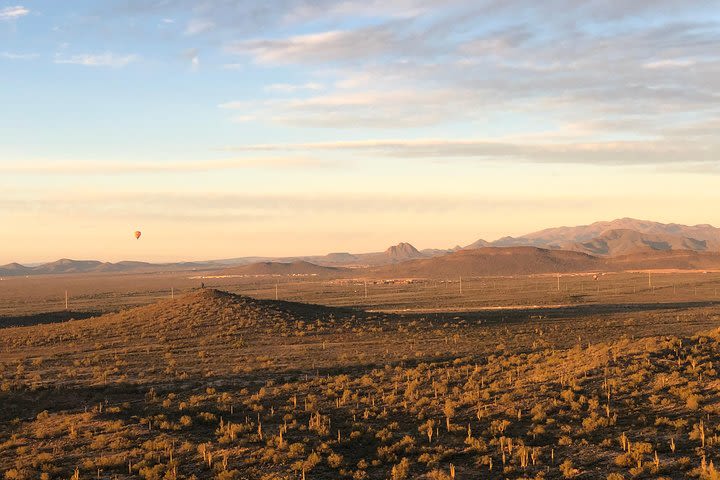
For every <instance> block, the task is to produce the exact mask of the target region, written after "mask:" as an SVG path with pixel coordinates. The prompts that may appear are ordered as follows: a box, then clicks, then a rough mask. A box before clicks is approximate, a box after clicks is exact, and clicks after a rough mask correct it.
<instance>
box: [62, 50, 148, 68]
mask: <svg viewBox="0 0 720 480" xmlns="http://www.w3.org/2000/svg"><path fill="white" fill-rule="evenodd" d="M139 59H140V56H139V55H134V54H133V55H117V54H114V53H109V52H106V53H101V54H89V53H84V54H78V55H67V56H66V55H61V54H57V55H55V63H58V64H70V65H83V66H86V67H111V68H122V67H125V66H127V65H129V64H131V63H133V62H136V61H138V60H139Z"/></svg>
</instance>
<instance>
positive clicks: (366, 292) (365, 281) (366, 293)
mask: <svg viewBox="0 0 720 480" xmlns="http://www.w3.org/2000/svg"><path fill="white" fill-rule="evenodd" d="M365 298H367V280H365Z"/></svg>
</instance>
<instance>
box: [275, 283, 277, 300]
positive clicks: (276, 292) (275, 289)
mask: <svg viewBox="0 0 720 480" xmlns="http://www.w3.org/2000/svg"><path fill="white" fill-rule="evenodd" d="M277 299H278V282H275V300H277Z"/></svg>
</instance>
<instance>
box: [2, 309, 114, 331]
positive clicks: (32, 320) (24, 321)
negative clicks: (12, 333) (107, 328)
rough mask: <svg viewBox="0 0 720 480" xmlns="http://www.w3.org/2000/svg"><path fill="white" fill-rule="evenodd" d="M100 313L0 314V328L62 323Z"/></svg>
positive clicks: (99, 313)
mask: <svg viewBox="0 0 720 480" xmlns="http://www.w3.org/2000/svg"><path fill="white" fill-rule="evenodd" d="M98 315H102V312H74V311H60V312H46V313H36V314H32V315H14V316H6V317H3V316H0V328H7V327H28V326H32V325H43V324H46V323H62V322H67V321H69V320H84V319H86V318H91V317H96V316H98Z"/></svg>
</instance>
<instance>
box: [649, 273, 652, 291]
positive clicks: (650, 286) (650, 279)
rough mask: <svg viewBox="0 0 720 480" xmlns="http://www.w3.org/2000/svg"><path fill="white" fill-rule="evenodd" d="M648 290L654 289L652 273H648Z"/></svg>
mask: <svg viewBox="0 0 720 480" xmlns="http://www.w3.org/2000/svg"><path fill="white" fill-rule="evenodd" d="M648 288H652V273H650V272H648Z"/></svg>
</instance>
